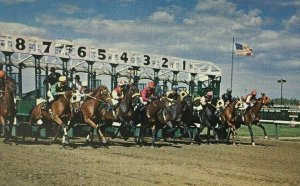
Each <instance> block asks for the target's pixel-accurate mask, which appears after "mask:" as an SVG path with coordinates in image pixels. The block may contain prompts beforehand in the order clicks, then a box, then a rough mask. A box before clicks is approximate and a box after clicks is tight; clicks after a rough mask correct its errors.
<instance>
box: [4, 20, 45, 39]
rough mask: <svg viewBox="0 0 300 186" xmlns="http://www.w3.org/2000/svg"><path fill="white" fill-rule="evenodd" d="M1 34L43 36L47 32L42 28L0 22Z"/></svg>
mask: <svg viewBox="0 0 300 186" xmlns="http://www.w3.org/2000/svg"><path fill="white" fill-rule="evenodd" d="M0 28H2V29H1V32H2V33H3V34H9V35H10V34H12V35H17V34H19V35H29V36H30V35H31V36H32V35H35V36H44V35H45V34H46V33H47V31H46V30H45V29H43V28H38V27H32V26H28V25H25V24H20V23H9V22H0Z"/></svg>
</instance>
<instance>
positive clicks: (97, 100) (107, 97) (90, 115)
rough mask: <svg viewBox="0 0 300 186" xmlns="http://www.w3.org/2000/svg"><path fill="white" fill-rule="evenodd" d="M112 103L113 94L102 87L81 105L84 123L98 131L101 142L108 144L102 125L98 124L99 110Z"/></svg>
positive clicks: (94, 91)
mask: <svg viewBox="0 0 300 186" xmlns="http://www.w3.org/2000/svg"><path fill="white" fill-rule="evenodd" d="M109 102H111V94H110V92H109V90H108V89H107V87H106V86H100V87H98V88H97V89H95V90H93V91H92V93H91V94H90V95H89V96H88V98H87V99H86V100H84V102H83V103H82V105H81V112H82V115H83V119H84V122H85V123H86V124H88V125H89V126H90V127H92V129H97V134H98V137H99V141H100V142H102V143H107V141H106V139H105V137H104V135H103V133H102V132H101V128H100V127H101V125H100V124H96V123H97V121H98V117H97V116H98V114H99V109H100V108H101V106H102V105H107V104H108V103H109Z"/></svg>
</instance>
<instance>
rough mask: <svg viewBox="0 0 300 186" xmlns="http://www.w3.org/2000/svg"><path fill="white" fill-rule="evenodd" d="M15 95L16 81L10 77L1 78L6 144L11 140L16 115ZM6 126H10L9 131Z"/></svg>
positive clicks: (0, 100)
mask: <svg viewBox="0 0 300 186" xmlns="http://www.w3.org/2000/svg"><path fill="white" fill-rule="evenodd" d="M14 93H15V82H14V80H13V79H12V78H10V77H6V78H0V123H1V125H2V130H3V134H4V141H3V142H4V143H7V142H8V141H9V139H10V138H11V132H12V125H13V121H14V117H15V115H16V104H15V102H14ZM6 125H8V129H7V126H6Z"/></svg>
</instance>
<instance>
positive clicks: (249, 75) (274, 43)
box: [0, 0, 300, 99]
mask: <svg viewBox="0 0 300 186" xmlns="http://www.w3.org/2000/svg"><path fill="white" fill-rule="evenodd" d="M0 28H1V29H0V34H1V33H2V34H13V35H22V36H34V37H39V38H44V39H53V40H56V39H71V40H72V41H74V42H76V41H77V42H84V43H86V44H91V45H95V46H108V47H112V48H118V49H124V50H135V51H141V52H149V53H155V54H159V55H168V56H174V57H179V58H188V59H195V60H202V61H211V62H213V63H214V64H215V65H217V66H218V67H220V68H221V69H222V82H221V93H224V92H225V91H226V89H227V88H229V87H230V80H231V79H230V78H231V62H232V45H233V38H234V40H235V42H237V43H242V44H247V45H248V46H250V47H251V48H252V49H253V55H252V56H247V57H244V56H234V57H233V64H234V65H233V95H234V96H244V95H246V94H247V93H249V92H250V91H251V90H253V89H256V90H257V92H265V93H266V94H267V95H268V96H270V97H271V98H279V97H280V84H279V83H278V82H277V80H278V79H281V78H283V79H285V80H286V81H287V82H286V83H284V84H283V97H285V98H296V99H300V1H299V0H285V1H282V0H264V1H261V0H251V1H249V0H89V1H85V0H77V1H74V0H72V1H71V0H65V1H60V0H52V1H46V0H0Z"/></svg>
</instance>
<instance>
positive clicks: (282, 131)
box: [237, 124, 300, 137]
mask: <svg viewBox="0 0 300 186" xmlns="http://www.w3.org/2000/svg"><path fill="white" fill-rule="evenodd" d="M263 126H264V127H265V129H266V132H267V135H268V136H270V137H275V136H276V128H275V125H270V124H264V125H263ZM277 129H278V136H279V137H280V136H281V137H300V127H296V128H292V127H289V126H288V125H278V126H277ZM237 131H238V134H239V135H240V136H250V133H249V130H248V127H247V126H242V127H241V128H239V129H238V130H237ZM252 131H253V135H254V136H263V135H264V133H263V131H262V129H261V128H259V127H257V126H255V125H254V126H252Z"/></svg>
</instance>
